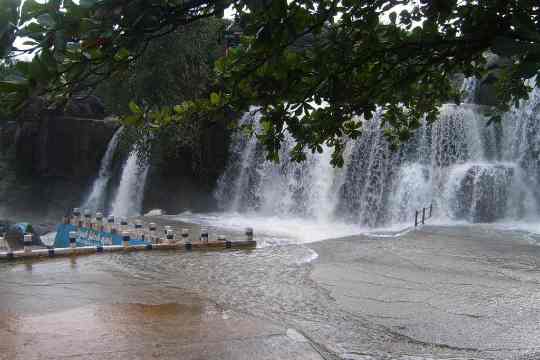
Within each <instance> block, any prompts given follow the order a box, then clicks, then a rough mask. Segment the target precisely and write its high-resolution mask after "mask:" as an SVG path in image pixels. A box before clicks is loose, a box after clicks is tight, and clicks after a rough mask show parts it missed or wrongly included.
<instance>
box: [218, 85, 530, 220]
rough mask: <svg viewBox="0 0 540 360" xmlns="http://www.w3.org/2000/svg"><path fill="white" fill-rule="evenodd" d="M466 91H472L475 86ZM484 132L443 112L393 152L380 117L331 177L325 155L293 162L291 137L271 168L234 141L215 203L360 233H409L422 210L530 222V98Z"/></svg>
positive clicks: (475, 116)
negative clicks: (340, 224)
mask: <svg viewBox="0 0 540 360" xmlns="http://www.w3.org/2000/svg"><path fill="white" fill-rule="evenodd" d="M464 87H466V88H467V89H469V91H471V90H470V89H472V88H474V82H471V81H467V82H466V83H465V85H464ZM468 99H472V97H468ZM486 122H487V118H486V117H485V116H483V115H482V112H481V108H480V107H479V106H476V105H474V104H467V103H465V104H462V105H460V106H456V105H444V106H442V107H441V109H440V116H439V118H438V120H437V121H436V122H435V123H434V124H432V125H427V124H425V125H423V126H422V127H421V128H420V129H419V130H418V131H417V133H416V134H415V136H414V138H413V139H412V141H411V142H410V143H408V144H407V145H405V146H403V148H402V149H401V150H400V151H397V152H392V151H390V149H389V146H388V143H387V142H386V140H385V138H384V136H383V134H382V131H381V129H380V114H379V116H375V117H374V118H373V119H372V120H370V121H366V122H364V132H363V135H362V137H361V138H359V139H357V140H355V141H352V142H350V143H349V144H348V147H347V150H346V152H345V166H344V167H343V168H342V169H334V168H332V167H331V165H330V164H329V152H328V151H324V152H323V154H320V155H319V154H317V155H313V154H309V155H308V158H307V160H306V161H305V162H304V163H301V164H297V163H294V162H292V161H291V159H290V157H289V156H288V152H289V151H290V150H291V148H292V147H293V146H294V141H293V139H292V138H290V137H288V138H286V140H285V142H284V144H283V146H282V150H281V152H280V158H281V162H280V163H279V164H272V163H269V162H267V161H265V158H264V152H263V149H262V147H261V145H260V144H258V143H257V141H256V139H255V137H251V138H246V137H245V136H244V135H242V134H240V133H237V134H236V135H235V137H234V138H233V141H232V145H231V149H230V152H231V159H230V162H229V165H228V168H227V169H226V171H225V173H224V174H223V176H222V177H221V178H220V180H219V182H218V187H217V190H216V197H217V199H218V202H219V203H220V204H222V205H223V207H224V210H226V211H232V212H243V213H246V212H252V213H256V214H259V215H264V216H268V215H273V216H283V217H297V218H304V219H313V220H317V221H326V222H332V221H341V220H343V221H346V222H349V223H353V224H358V225H361V226H368V227H377V226H387V225H389V224H397V223H406V224H410V223H411V222H412V221H413V216H414V215H413V214H414V211H415V210H416V209H419V208H422V207H424V206H428V205H429V204H430V203H433V205H434V208H435V214H436V216H437V217H439V218H440V219H442V220H451V221H453V220H463V221H470V222H493V221H499V220H508V219H511V220H523V219H527V218H529V219H532V220H533V221H538V218H539V211H538V208H539V204H540V188H539V186H538V185H539V184H538V180H539V179H540V93H539V91H538V89H534V91H533V92H532V93H531V96H530V99H529V100H528V101H525V102H523V103H522V104H521V106H520V107H519V108H516V109H513V110H512V111H510V112H508V113H507V114H506V115H505V116H504V121H503V124H502V125H493V126H489V127H486V126H485V124H486ZM240 123H241V124H247V123H250V124H253V125H254V126H255V128H256V129H257V128H258V126H259V116H258V115H256V114H255V115H253V114H252V113H247V114H245V115H244V116H243V117H242V119H241V120H240Z"/></svg>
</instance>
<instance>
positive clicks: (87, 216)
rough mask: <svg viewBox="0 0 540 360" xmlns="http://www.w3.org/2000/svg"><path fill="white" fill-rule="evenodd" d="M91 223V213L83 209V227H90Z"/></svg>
mask: <svg viewBox="0 0 540 360" xmlns="http://www.w3.org/2000/svg"><path fill="white" fill-rule="evenodd" d="M91 223H92V213H91V212H90V210H88V209H85V210H84V227H87V228H89V227H91Z"/></svg>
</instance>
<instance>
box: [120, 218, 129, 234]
mask: <svg viewBox="0 0 540 360" xmlns="http://www.w3.org/2000/svg"><path fill="white" fill-rule="evenodd" d="M127 229H128V221H127V219H126V218H122V219H120V231H122V232H125V231H126V230H127Z"/></svg>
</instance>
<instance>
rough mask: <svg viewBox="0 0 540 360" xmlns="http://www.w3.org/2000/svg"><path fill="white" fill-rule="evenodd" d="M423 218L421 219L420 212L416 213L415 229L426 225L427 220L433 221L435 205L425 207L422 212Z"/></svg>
mask: <svg viewBox="0 0 540 360" xmlns="http://www.w3.org/2000/svg"><path fill="white" fill-rule="evenodd" d="M426 210H428V214H427V215H426ZM421 214H422V217H421V218H420V219H419V218H418V217H419V216H420V210H416V211H415V213H414V227H417V226H418V225H420V224H422V225H424V224H425V223H426V220H428V219H431V217H432V216H433V203H431V204H429V207H423V208H422V210H421Z"/></svg>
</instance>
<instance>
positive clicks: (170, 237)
mask: <svg viewBox="0 0 540 360" xmlns="http://www.w3.org/2000/svg"><path fill="white" fill-rule="evenodd" d="M167 243H168V244H172V243H174V231H172V230H167Z"/></svg>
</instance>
